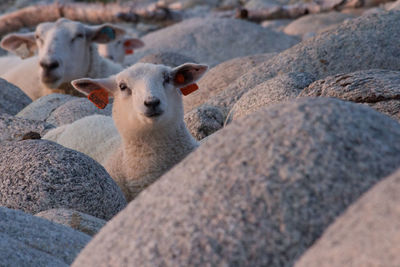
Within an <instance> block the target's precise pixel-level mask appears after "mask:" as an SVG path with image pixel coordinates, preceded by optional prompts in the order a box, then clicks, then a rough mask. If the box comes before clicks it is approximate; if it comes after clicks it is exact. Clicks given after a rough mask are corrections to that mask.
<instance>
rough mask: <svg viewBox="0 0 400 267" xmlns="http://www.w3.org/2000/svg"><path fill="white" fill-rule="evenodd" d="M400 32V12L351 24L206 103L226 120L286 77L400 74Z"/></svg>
mask: <svg viewBox="0 0 400 267" xmlns="http://www.w3.org/2000/svg"><path fill="white" fill-rule="evenodd" d="M399 28H400V11H396V12H394V11H393V12H386V13H383V14H372V15H368V16H361V17H359V18H356V19H352V20H348V21H346V22H344V23H342V24H341V25H339V26H338V27H336V28H335V29H332V30H329V31H325V32H323V33H321V34H319V35H318V36H316V37H315V38H311V39H309V40H306V41H303V42H301V43H300V44H298V45H295V46H294V47H292V48H289V49H287V50H285V51H283V52H281V53H280V54H278V55H277V56H275V57H273V58H271V59H270V60H267V61H265V62H263V63H261V64H260V65H259V66H257V67H255V68H253V69H251V70H250V71H249V72H247V73H246V74H244V75H242V76H240V77H239V78H238V79H236V80H235V82H233V83H231V84H230V85H229V86H228V87H227V88H226V89H225V90H224V91H222V92H221V93H219V94H218V95H217V96H215V97H213V98H212V99H210V100H208V101H207V102H206V103H207V104H208V105H210V106H217V107H219V108H220V109H221V110H224V114H225V116H226V115H227V113H228V112H229V110H230V109H231V108H232V107H233V105H234V104H235V102H236V101H237V100H238V99H239V98H240V97H241V96H242V95H243V94H244V93H246V92H247V91H248V90H250V89H252V88H254V87H255V86H256V85H258V84H260V83H262V82H265V81H266V80H268V79H271V78H273V77H275V76H276V75H279V74H282V73H290V72H308V73H311V74H312V75H314V76H315V79H322V78H324V77H327V76H330V75H335V74H338V73H350V72H354V71H358V70H362V69H390V70H400V60H398V58H400V49H399V47H398V45H397V44H398V40H400V31H399V30H398V29H399Z"/></svg>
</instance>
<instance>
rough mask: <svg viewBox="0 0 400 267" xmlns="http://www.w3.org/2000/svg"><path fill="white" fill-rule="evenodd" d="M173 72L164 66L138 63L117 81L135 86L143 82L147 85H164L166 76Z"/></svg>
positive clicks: (123, 73)
mask: <svg viewBox="0 0 400 267" xmlns="http://www.w3.org/2000/svg"><path fill="white" fill-rule="evenodd" d="M170 71H171V68H169V67H167V66H164V65H155V64H150V63H137V64H135V65H133V66H131V67H129V68H127V69H125V70H124V71H122V72H121V73H120V74H118V76H117V81H124V82H126V83H128V84H131V85H134V84H135V83H137V82H139V81H142V82H145V83H146V84H151V85H153V84H162V82H163V81H164V76H165V75H166V74H168V73H169V72H170Z"/></svg>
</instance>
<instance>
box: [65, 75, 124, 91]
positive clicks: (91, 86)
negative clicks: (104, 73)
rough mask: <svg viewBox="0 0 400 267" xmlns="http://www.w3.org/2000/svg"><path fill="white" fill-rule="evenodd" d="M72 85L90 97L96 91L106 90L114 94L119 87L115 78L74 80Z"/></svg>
mask: <svg viewBox="0 0 400 267" xmlns="http://www.w3.org/2000/svg"><path fill="white" fill-rule="evenodd" d="M71 84H72V86H73V87H74V88H75V89H76V90H78V91H79V92H81V93H83V94H85V95H89V94H90V93H91V92H93V91H95V90H106V91H107V92H108V93H110V94H113V92H114V91H115V88H116V87H117V85H116V83H115V77H114V76H111V77H109V78H104V79H90V78H82V79H77V80H73V81H72V82H71Z"/></svg>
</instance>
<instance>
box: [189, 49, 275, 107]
mask: <svg viewBox="0 0 400 267" xmlns="http://www.w3.org/2000/svg"><path fill="white" fill-rule="evenodd" d="M275 55H276V53H266V54H259V55H252V56H247V57H239V58H234V59H231V60H228V61H225V62H222V63H220V64H218V65H217V66H215V67H214V68H212V69H210V70H209V71H208V72H207V73H206V74H205V75H204V76H203V77H202V78H201V79H200V81H199V82H198V85H199V88H200V89H199V90H197V91H196V92H194V93H192V94H190V95H187V96H185V97H184V98H183V107H184V110H185V113H186V112H189V111H191V110H192V109H195V108H197V107H199V106H200V105H201V104H203V103H204V102H206V101H207V100H208V99H210V98H212V97H213V96H215V95H217V94H218V93H220V92H221V91H223V90H224V89H225V88H226V87H228V86H229V84H230V83H232V82H234V81H235V80H236V79H237V78H239V77H240V76H241V75H243V74H245V73H246V72H247V71H249V70H250V69H251V68H254V67H256V66H258V65H259V64H261V63H262V62H264V61H266V60H268V59H270V58H272V57H273V56H275Z"/></svg>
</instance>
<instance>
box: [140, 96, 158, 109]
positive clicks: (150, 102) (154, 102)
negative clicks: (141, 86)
mask: <svg viewBox="0 0 400 267" xmlns="http://www.w3.org/2000/svg"><path fill="white" fill-rule="evenodd" d="M144 105H145V106H146V107H148V108H153V109H155V108H156V107H158V106H159V105H160V99H158V98H150V99H146V100H145V101H144Z"/></svg>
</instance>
